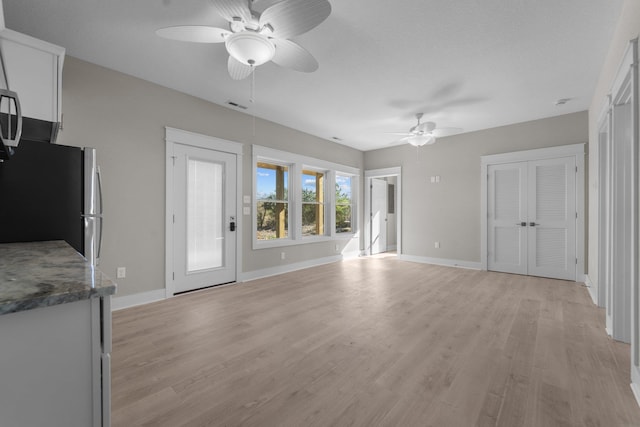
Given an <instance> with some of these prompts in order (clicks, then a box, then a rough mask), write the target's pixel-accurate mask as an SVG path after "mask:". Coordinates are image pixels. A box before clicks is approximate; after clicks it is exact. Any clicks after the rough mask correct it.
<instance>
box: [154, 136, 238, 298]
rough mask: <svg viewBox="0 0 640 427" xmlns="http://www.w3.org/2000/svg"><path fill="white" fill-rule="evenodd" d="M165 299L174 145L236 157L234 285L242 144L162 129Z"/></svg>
mask: <svg viewBox="0 0 640 427" xmlns="http://www.w3.org/2000/svg"><path fill="white" fill-rule="evenodd" d="M165 141H166V142H165V153H166V154H165V158H166V159H165V160H166V162H165V170H166V173H165V195H166V197H165V296H166V297H167V298H169V297H172V296H173V293H174V286H173V255H172V254H173V248H174V236H173V215H172V214H170V212H172V211H173V178H174V177H173V164H174V154H173V153H174V150H173V149H174V144H182V145H189V146H193V147H198V148H204V149H207V150H214V151H220V152H224V153H229V154H235V156H236V272H235V273H236V274H235V277H236V281H237V280H238V277H240V274H241V272H242V241H243V239H242V230H243V228H242V226H243V217H244V213H243V209H242V207H243V197H242V168H243V165H244V162H243V157H242V153H243V149H244V144H241V143H239V142H234V141H228V140H226V139H221V138H217V137H214V136H208V135H202V134H198V133H194V132H189V131H186V130H181V129H176V128H172V127H169V126H166V127H165Z"/></svg>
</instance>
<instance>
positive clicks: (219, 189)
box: [173, 144, 237, 293]
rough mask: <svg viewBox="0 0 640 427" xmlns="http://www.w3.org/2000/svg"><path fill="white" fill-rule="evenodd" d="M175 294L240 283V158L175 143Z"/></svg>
mask: <svg viewBox="0 0 640 427" xmlns="http://www.w3.org/2000/svg"><path fill="white" fill-rule="evenodd" d="M174 159H175V163H174V174H173V177H174V180H173V186H174V188H173V191H174V193H173V194H174V209H173V212H174V227H173V233H174V254H173V266H174V272H173V280H174V292H175V293H178V292H184V291H189V290H193V289H200V288H204V287H207V286H213V285H218V284H222V283H229V282H233V281H235V280H236V255H235V254H236V234H237V233H236V232H235V227H236V215H237V214H236V156H235V155H234V154H229V153H223V152H220V151H214V150H207V149H203V148H197V147H193V146H188V145H182V144H175V148H174Z"/></svg>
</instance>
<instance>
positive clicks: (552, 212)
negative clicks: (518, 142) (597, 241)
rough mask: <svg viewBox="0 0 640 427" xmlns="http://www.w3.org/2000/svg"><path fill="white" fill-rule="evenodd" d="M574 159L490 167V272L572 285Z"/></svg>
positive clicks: (574, 233) (574, 270) (574, 222)
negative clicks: (557, 280)
mask: <svg viewBox="0 0 640 427" xmlns="http://www.w3.org/2000/svg"><path fill="white" fill-rule="evenodd" d="M575 168H576V165H575V158H574V157H566V158H558V159H545V160H535V161H528V162H516V163H508V164H498V165H490V166H489V167H488V173H489V180H488V185H489V188H488V193H487V194H488V218H487V219H488V221H487V226H488V230H487V244H488V251H487V252H488V254H487V255H488V263H487V265H488V269H489V270H493V271H503V272H507V273H517V274H528V275H532V276H541V277H551V278H557V279H567V280H575V278H576V206H575V200H576V197H575V196H576V194H575V191H576V183H575Z"/></svg>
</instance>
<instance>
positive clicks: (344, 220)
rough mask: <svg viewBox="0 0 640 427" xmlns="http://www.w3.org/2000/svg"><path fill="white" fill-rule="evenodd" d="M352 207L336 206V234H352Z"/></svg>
mask: <svg viewBox="0 0 640 427" xmlns="http://www.w3.org/2000/svg"><path fill="white" fill-rule="evenodd" d="M351 212H352V209H351V205H337V206H336V233H351V230H352V224H351Z"/></svg>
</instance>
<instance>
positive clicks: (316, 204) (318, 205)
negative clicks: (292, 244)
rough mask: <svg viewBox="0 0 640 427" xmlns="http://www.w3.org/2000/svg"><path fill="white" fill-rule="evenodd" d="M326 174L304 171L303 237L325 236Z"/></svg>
mask: <svg viewBox="0 0 640 427" xmlns="http://www.w3.org/2000/svg"><path fill="white" fill-rule="evenodd" d="M323 203H324V173H323V172H316V171H310V170H303V171H302V235H303V236H321V235H324V221H325V218H324V204H323Z"/></svg>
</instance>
